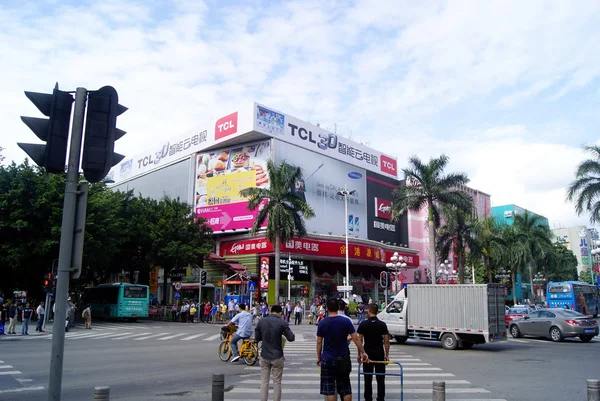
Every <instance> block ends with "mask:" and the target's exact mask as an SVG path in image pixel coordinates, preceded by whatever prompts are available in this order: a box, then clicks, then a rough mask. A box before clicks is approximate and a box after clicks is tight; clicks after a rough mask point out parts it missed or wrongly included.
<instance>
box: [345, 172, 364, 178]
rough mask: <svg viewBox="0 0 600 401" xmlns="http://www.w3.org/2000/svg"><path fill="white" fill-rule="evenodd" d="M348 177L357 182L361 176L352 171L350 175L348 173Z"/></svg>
mask: <svg viewBox="0 0 600 401" xmlns="http://www.w3.org/2000/svg"><path fill="white" fill-rule="evenodd" d="M348 177H350V178H352V179H353V180H358V179H359V178H362V174H361V173H358V172H356V171H353V172H351V173H348Z"/></svg>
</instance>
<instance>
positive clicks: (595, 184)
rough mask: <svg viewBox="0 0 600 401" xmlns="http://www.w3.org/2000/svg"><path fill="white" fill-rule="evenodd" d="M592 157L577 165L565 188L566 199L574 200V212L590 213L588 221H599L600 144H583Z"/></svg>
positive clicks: (579, 213)
mask: <svg viewBox="0 0 600 401" xmlns="http://www.w3.org/2000/svg"><path fill="white" fill-rule="evenodd" d="M583 149H584V150H585V151H586V152H587V153H589V154H590V155H591V156H592V158H591V159H588V160H585V161H583V162H581V163H580V164H579V166H577V170H576V171H575V180H574V181H573V182H571V184H569V187H568V188H567V200H568V201H575V212H577V215H578V216H580V215H581V214H582V213H583V212H589V213H590V222H591V223H592V224H593V223H597V222H600V146H598V145H593V146H584V147H583Z"/></svg>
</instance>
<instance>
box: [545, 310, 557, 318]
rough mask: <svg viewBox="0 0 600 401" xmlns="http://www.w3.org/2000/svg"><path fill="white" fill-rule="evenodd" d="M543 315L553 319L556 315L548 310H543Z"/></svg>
mask: <svg viewBox="0 0 600 401" xmlns="http://www.w3.org/2000/svg"><path fill="white" fill-rule="evenodd" d="M543 317H545V318H547V319H548V318H549V319H554V318H555V317H556V315H555V314H554V313H552V312H548V311H544V312H543Z"/></svg>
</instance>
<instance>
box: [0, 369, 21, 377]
mask: <svg viewBox="0 0 600 401" xmlns="http://www.w3.org/2000/svg"><path fill="white" fill-rule="evenodd" d="M20 374H21V372H20V371H18V370H8V371H2V372H0V376H5V375H20Z"/></svg>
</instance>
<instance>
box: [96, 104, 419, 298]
mask: <svg viewBox="0 0 600 401" xmlns="http://www.w3.org/2000/svg"><path fill="white" fill-rule="evenodd" d="M231 111H232V112H230V113H224V116H222V117H220V118H216V119H214V120H213V121H212V122H211V123H210V124H208V125H207V126H205V127H203V128H202V130H200V131H199V132H197V133H193V134H189V135H184V136H182V137H180V138H176V139H174V140H170V141H167V142H165V143H162V144H158V146H157V147H156V149H154V150H153V151H151V152H145V153H142V154H139V155H136V156H134V157H131V158H126V159H124V160H123V162H121V163H120V164H118V165H117V166H115V167H114V168H113V170H111V172H110V174H109V176H108V177H107V178H108V179H110V180H114V181H115V184H114V185H113V186H112V188H113V189H115V190H122V191H128V190H133V191H134V194H135V195H138V194H141V195H142V196H144V197H152V198H155V199H160V198H162V197H164V196H165V195H167V196H169V197H172V198H176V197H179V198H180V199H181V200H185V201H187V202H189V203H190V204H192V205H193V207H194V213H195V214H196V215H197V216H198V217H202V218H204V219H206V222H207V224H208V225H210V227H211V228H212V230H213V232H214V235H215V239H216V247H215V249H214V252H213V253H211V254H210V255H207V256H206V258H205V260H204V262H203V265H202V267H203V268H204V269H205V270H207V271H208V275H209V279H208V282H207V284H206V286H203V287H202V297H203V298H205V297H206V298H208V299H209V300H213V301H219V300H225V299H226V297H227V296H232V295H235V296H241V297H243V298H241V299H244V298H245V296H247V295H248V292H247V290H248V287H250V288H252V287H256V292H255V296H256V297H257V298H259V297H262V298H263V299H264V298H266V299H267V300H268V301H269V303H272V302H273V301H274V300H275V289H274V284H273V282H274V273H275V272H274V266H275V263H274V256H273V255H274V251H273V244H271V242H270V241H269V240H268V239H266V238H265V235H264V233H258V234H256V235H252V234H250V233H249V230H250V228H251V227H252V225H253V223H254V220H255V217H256V214H257V211H250V210H248V208H247V202H246V199H244V198H242V197H240V195H239V191H240V190H241V189H243V188H247V187H263V188H268V187H269V178H268V175H267V174H266V162H267V160H273V161H274V162H275V163H276V164H278V163H281V162H284V161H285V162H287V163H289V164H292V165H295V166H299V167H301V168H302V171H303V176H304V179H303V181H302V182H298V183H297V190H298V191H299V192H300V193H301V195H302V196H303V197H304V198H305V199H306V202H308V204H309V205H310V206H311V207H312V208H313V210H314V211H315V217H314V218H312V219H308V220H306V226H307V231H308V235H307V236H305V237H303V238H294V239H293V240H291V241H288V242H286V243H284V244H282V249H281V260H280V264H281V268H280V273H281V283H280V288H279V295H280V297H281V299H284V298H287V294H288V290H289V291H290V293H291V298H292V299H300V298H301V297H303V298H305V299H307V298H308V299H311V298H313V297H314V296H315V295H334V294H337V293H338V288H337V286H339V285H343V284H344V279H345V275H346V273H345V272H346V267H345V255H346V247H345V225H346V223H347V224H348V239H349V244H348V258H349V264H350V275H351V279H350V284H351V285H352V287H353V294H356V295H357V296H361V297H362V298H364V299H365V301H367V300H368V298H372V299H373V300H377V299H379V298H381V297H383V292H382V289H381V288H380V286H379V284H378V283H379V273H380V272H381V271H382V270H385V269H386V268H385V264H386V263H387V262H389V260H390V257H391V255H392V254H393V253H394V252H398V253H399V254H400V255H402V256H403V257H404V258H405V260H406V263H407V265H408V269H406V270H405V271H404V272H402V273H401V274H398V276H399V278H400V281H401V283H398V284H399V285H403V284H406V283H412V282H415V281H419V280H420V279H421V277H423V278H424V276H425V275H424V274H421V273H422V271H421V268H420V263H419V252H418V251H417V250H415V249H410V248H409V239H408V238H409V237H408V218H407V217H406V216H403V217H402V218H401V219H400V220H399V221H397V222H394V221H392V219H391V201H392V191H393V189H394V188H395V187H397V186H398V185H399V184H400V181H399V179H398V164H397V161H396V159H394V158H393V157H391V156H389V155H386V154H384V153H382V152H380V151H377V150H375V149H372V148H369V147H367V146H364V145H362V144H360V143H356V142H354V141H352V140H350V139H348V138H345V137H342V136H340V135H337V134H335V133H331V132H329V131H326V130H324V129H322V128H320V127H319V126H315V125H312V124H310V123H308V122H306V121H301V120H299V119H297V118H294V117H292V116H289V115H287V114H284V113H282V112H279V111H277V110H274V109H272V108H268V107H266V106H263V105H260V104H256V103H250V104H248V105H247V106H245V107H240V108H238V110H231ZM225 114H226V115H225ZM344 188H347V189H348V190H349V191H354V192H353V194H352V195H351V196H349V197H348V211H347V213H346V212H345V208H344V197H343V196H340V195H339V194H338V192H339V191H342V190H344ZM288 269H291V273H292V276H293V280H292V281H288ZM415 272H418V273H416V280H415ZM164 279H165V278H164V277H163V274H162V273H160V274H158V277H155V279H154V280H151V292H152V293H154V294H155V295H157V296H158V298H159V299H162V294H159V291H160V290H162V285H160V284H161V281H162V280H164ZM166 279H167V280H168V281H170V282H171V284H172V286H169V288H170V293H169V294H167V297H168V299H172V297H173V295H174V287H177V288H180V291H181V292H182V293H180V294H179V295H181V296H182V298H186V297H187V298H194V297H197V296H198V290H199V288H198V286H199V284H198V268H195V269H194V268H189V267H187V268H186V267H182V268H181V269H179V270H177V271H175V273H173V274H171V277H166ZM249 281H251V282H252V284H248V282H249ZM421 282H424V281H421ZM290 284H291V286H290V287H289V289H288V285H290Z"/></svg>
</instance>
